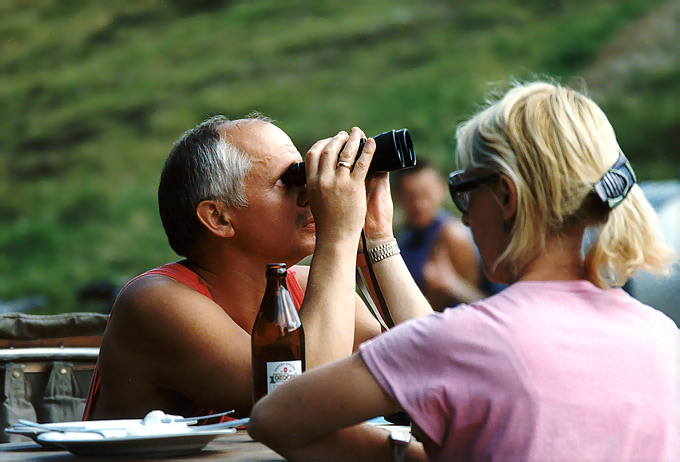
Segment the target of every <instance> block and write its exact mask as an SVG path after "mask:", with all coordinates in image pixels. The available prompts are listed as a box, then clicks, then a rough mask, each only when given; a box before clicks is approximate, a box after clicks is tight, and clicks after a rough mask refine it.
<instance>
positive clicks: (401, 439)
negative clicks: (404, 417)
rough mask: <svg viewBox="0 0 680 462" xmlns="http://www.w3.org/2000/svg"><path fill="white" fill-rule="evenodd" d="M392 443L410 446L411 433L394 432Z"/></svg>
mask: <svg viewBox="0 0 680 462" xmlns="http://www.w3.org/2000/svg"><path fill="white" fill-rule="evenodd" d="M390 441H392V442H394V443H401V444H408V443H409V441H411V433H409V432H408V431H406V430H392V431H391V432H390Z"/></svg>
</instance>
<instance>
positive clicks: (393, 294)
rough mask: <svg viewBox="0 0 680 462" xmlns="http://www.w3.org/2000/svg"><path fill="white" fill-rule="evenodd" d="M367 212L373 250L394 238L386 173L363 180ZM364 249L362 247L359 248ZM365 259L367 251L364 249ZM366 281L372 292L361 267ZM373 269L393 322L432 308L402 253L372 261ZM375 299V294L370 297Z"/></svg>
mask: <svg viewBox="0 0 680 462" xmlns="http://www.w3.org/2000/svg"><path fill="white" fill-rule="evenodd" d="M366 189H367V214H366V220H365V223H364V232H365V235H366V245H367V247H368V249H369V250H370V249H373V248H375V247H378V246H379V245H381V244H385V243H387V242H390V241H392V240H394V231H393V229H392V218H393V215H394V205H393V203H392V197H391V193H390V183H389V177H388V174H387V173H381V174H375V175H373V176H372V177H370V178H369V179H367V181H366ZM361 250H363V249H361ZM364 255H365V257H366V258H368V256H367V255H366V252H364ZM361 270H362V274H363V275H364V279H365V280H366V284H367V285H368V287H369V290H371V293H372V294H373V295H375V288H374V287H373V284H372V282H371V278H370V277H369V273H368V268H367V267H363V268H361ZM373 271H374V272H375V276H376V279H377V281H378V285H379V287H380V290H381V292H382V294H383V297H384V298H385V303H386V304H387V307H388V309H389V310H390V314H391V316H392V319H393V320H394V322H395V323H400V322H403V321H406V320H408V319H412V318H417V317H420V316H423V315H426V314H430V313H432V307H431V306H430V303H429V302H428V301H427V299H426V298H425V296H424V295H423V293H422V292H421V291H420V289H419V288H418V286H417V285H416V283H415V281H414V280H413V277H412V276H411V273H410V272H409V270H408V268H407V267H406V264H405V263H404V260H403V259H402V258H401V255H399V254H397V255H393V256H391V257H388V258H385V259H384V260H381V261H379V262H377V263H373ZM373 298H374V300H375V299H376V298H375V296H374V297H373Z"/></svg>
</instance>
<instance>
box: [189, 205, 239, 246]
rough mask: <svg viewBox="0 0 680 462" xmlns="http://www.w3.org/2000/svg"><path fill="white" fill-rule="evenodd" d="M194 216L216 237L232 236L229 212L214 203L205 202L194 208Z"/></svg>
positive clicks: (222, 206)
mask: <svg viewBox="0 0 680 462" xmlns="http://www.w3.org/2000/svg"><path fill="white" fill-rule="evenodd" d="M196 216H197V217H198V220H199V221H200V222H201V223H203V226H205V227H206V228H207V229H208V231H210V232H211V233H213V234H214V235H216V236H220V237H231V236H233V235H234V226H233V224H232V222H231V217H230V216H229V210H227V208H226V207H225V206H224V205H223V204H221V203H219V202H217V201H215V200H206V201H203V202H201V203H200V204H198V207H196Z"/></svg>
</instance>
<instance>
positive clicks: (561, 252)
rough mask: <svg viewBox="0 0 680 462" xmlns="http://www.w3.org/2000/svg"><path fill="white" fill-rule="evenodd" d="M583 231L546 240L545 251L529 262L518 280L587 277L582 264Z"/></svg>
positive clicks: (559, 279)
mask: <svg viewBox="0 0 680 462" xmlns="http://www.w3.org/2000/svg"><path fill="white" fill-rule="evenodd" d="M582 242H583V233H582V232H581V233H569V234H562V235H559V236H555V237H553V238H549V239H547V240H546V249H545V252H544V253H542V254H540V255H539V256H538V257H536V258H535V259H534V260H533V261H532V262H531V263H529V264H528V265H527V266H526V267H525V268H524V270H523V271H522V272H521V274H520V275H519V276H518V278H517V280H518V281H573V280H579V279H587V276H586V271H585V267H584V264H583V256H582V250H581V246H582Z"/></svg>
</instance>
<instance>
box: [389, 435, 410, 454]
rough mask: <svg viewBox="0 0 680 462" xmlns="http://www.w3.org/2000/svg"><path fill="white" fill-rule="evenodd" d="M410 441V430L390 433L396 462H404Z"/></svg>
mask: <svg viewBox="0 0 680 462" xmlns="http://www.w3.org/2000/svg"><path fill="white" fill-rule="evenodd" d="M410 441H411V433H410V432H409V431H408V430H392V431H390V446H392V454H393V459H394V462H404V456H405V455H406V446H407V445H408V443H409V442H410Z"/></svg>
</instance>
